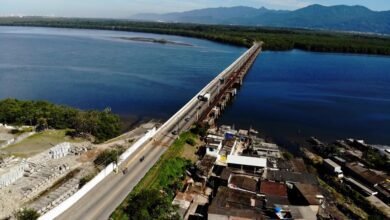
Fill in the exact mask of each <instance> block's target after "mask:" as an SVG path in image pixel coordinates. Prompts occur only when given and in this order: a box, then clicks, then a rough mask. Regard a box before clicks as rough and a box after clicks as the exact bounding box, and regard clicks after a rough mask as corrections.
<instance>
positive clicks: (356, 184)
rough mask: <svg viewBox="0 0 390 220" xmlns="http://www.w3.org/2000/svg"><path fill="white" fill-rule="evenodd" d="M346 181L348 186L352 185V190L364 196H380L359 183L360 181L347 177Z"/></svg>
mask: <svg viewBox="0 0 390 220" xmlns="http://www.w3.org/2000/svg"><path fill="white" fill-rule="evenodd" d="M344 180H345V182H346V183H347V184H348V185H350V186H351V187H352V188H354V189H355V190H356V191H358V192H360V193H361V194H363V195H364V196H373V195H376V194H378V192H376V191H373V190H371V189H369V188H367V187H366V186H364V185H363V184H361V183H359V182H358V181H356V180H354V179H352V178H350V177H345V178H344Z"/></svg>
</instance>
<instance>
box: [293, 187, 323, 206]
mask: <svg viewBox="0 0 390 220" xmlns="http://www.w3.org/2000/svg"><path fill="white" fill-rule="evenodd" d="M294 185H295V187H296V189H297V190H298V191H299V192H300V193H301V195H302V196H303V197H304V198H305V200H306V202H307V203H308V204H309V205H320V204H321V203H320V200H321V199H323V196H322V194H321V192H320V189H319V188H318V186H315V185H311V184H303V183H296V184H294Z"/></svg>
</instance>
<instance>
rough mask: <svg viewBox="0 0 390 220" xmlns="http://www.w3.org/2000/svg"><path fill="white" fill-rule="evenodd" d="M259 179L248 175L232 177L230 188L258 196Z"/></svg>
mask: <svg viewBox="0 0 390 220" xmlns="http://www.w3.org/2000/svg"><path fill="white" fill-rule="evenodd" d="M257 185H258V179H257V178H254V177H250V176H246V175H237V174H235V175H231V176H230V178H229V183H228V187H229V188H231V189H237V190H242V191H245V192H249V193H254V194H256V193H257V191H258V187H257Z"/></svg>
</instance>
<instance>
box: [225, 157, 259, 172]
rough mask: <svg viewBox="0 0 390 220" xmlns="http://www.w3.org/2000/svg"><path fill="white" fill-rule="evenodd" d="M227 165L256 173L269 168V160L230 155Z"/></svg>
mask: <svg viewBox="0 0 390 220" xmlns="http://www.w3.org/2000/svg"><path fill="white" fill-rule="evenodd" d="M227 164H228V167H232V168H237V169H241V170H247V171H250V172H254V173H256V172H258V171H260V170H262V169H264V168H266V167H267V159H266V158H260V157H248V156H240V155H228V156H227Z"/></svg>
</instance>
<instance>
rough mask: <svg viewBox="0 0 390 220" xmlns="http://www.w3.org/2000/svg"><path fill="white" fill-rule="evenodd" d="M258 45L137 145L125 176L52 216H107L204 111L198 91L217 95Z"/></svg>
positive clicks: (108, 181)
mask: <svg viewBox="0 0 390 220" xmlns="http://www.w3.org/2000/svg"><path fill="white" fill-rule="evenodd" d="M258 46H259V45H258V44H256V45H254V47H252V48H251V49H249V50H248V51H247V52H246V53H244V54H243V55H242V56H241V57H240V58H239V59H237V60H236V61H235V62H234V63H233V64H232V65H230V66H229V67H228V68H227V69H226V70H225V71H223V72H222V73H220V74H219V75H218V76H217V77H216V78H214V79H213V80H212V81H211V82H210V83H209V84H208V85H206V86H205V87H204V88H203V89H202V90H201V91H200V92H199V93H198V94H196V95H195V96H194V97H193V98H192V99H191V100H190V101H189V102H188V103H187V104H186V105H184V106H183V107H182V108H181V109H180V110H179V111H178V112H177V113H176V114H174V115H173V116H172V117H171V118H170V119H168V120H167V121H166V122H165V123H164V124H163V125H162V126H161V127H160V128H159V129H158V130H157V133H156V135H155V137H154V138H153V140H151V141H149V142H148V143H147V144H145V145H144V146H141V147H140V148H139V150H138V152H136V153H135V154H134V155H132V156H131V157H130V158H129V159H128V160H127V161H125V162H124V163H123V164H127V167H128V173H127V174H126V175H123V174H122V173H121V172H120V173H118V174H115V173H112V174H110V175H109V176H108V177H106V178H105V179H104V180H103V181H102V182H100V183H99V184H98V185H97V186H96V187H95V188H93V189H92V190H91V191H90V192H88V193H87V194H86V195H85V196H84V197H83V198H82V199H80V200H79V201H78V202H77V203H76V204H74V205H73V206H72V207H70V208H69V209H68V210H66V211H65V212H64V213H62V214H61V215H60V216H59V217H57V218H56V219H59V220H69V219H83V220H95V219H102V220H103V219H104V220H106V219H108V217H109V216H110V214H111V213H112V212H113V211H114V210H115V208H116V207H118V206H119V204H120V203H121V202H122V201H123V200H124V199H125V198H126V196H127V195H128V193H129V192H131V191H132V189H133V188H134V187H135V186H136V184H137V183H138V182H139V181H140V180H141V179H142V177H143V176H144V175H145V174H146V173H147V171H148V170H149V169H150V168H151V167H152V166H153V165H154V164H155V163H156V162H157V160H158V159H159V158H160V156H161V155H162V154H163V153H164V152H165V150H166V149H167V148H166V147H168V146H170V145H171V143H172V142H173V141H174V140H175V138H177V135H176V134H179V133H181V132H182V131H185V130H187V129H189V128H190V127H191V126H192V125H193V124H194V122H195V121H197V117H196V115H197V114H198V113H199V115H200V114H202V113H203V112H204V111H205V110H207V108H208V103H209V102H203V101H200V100H199V99H198V96H199V95H200V94H205V93H211V94H210V100H214V99H215V98H216V97H218V96H219V94H218V90H219V89H220V88H222V87H223V86H224V85H223V84H224V83H221V82H220V79H221V78H226V79H227V78H230V76H232V74H234V73H235V72H236V70H237V69H240V68H241V67H242V66H243V65H244V64H245V61H246V60H247V59H248V58H249V55H250V54H251V53H253V52H255V50H257V49H258V48H259V47H258ZM260 47H261V45H260ZM229 82H231V80H226V82H225V83H229ZM174 131H175V132H174ZM142 156H145V159H144V161H142V162H140V160H139V159H140V158H141V157H142Z"/></svg>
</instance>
